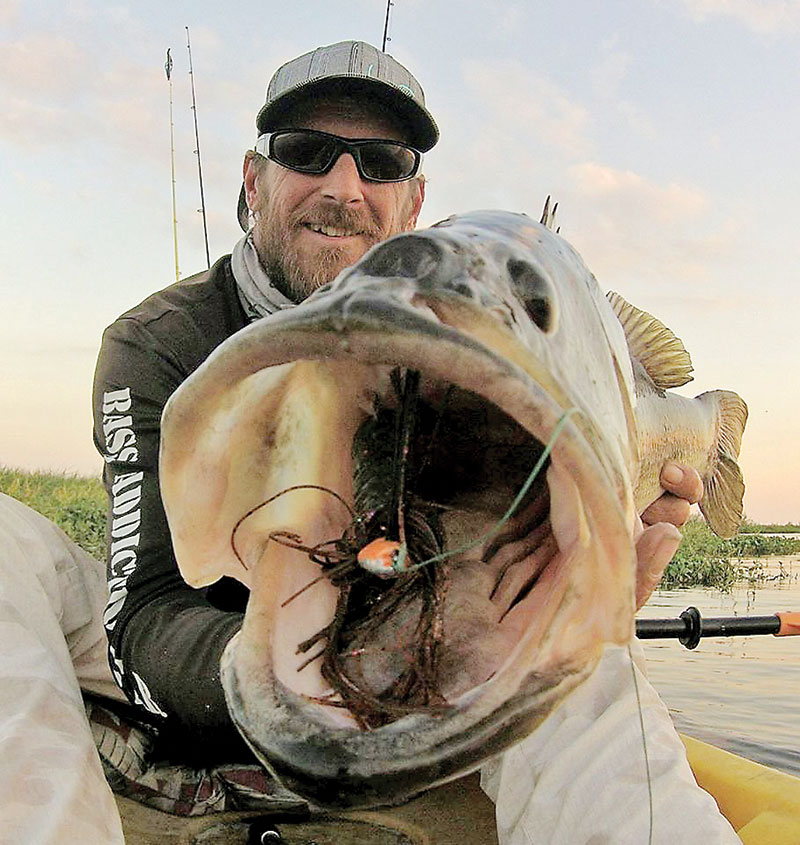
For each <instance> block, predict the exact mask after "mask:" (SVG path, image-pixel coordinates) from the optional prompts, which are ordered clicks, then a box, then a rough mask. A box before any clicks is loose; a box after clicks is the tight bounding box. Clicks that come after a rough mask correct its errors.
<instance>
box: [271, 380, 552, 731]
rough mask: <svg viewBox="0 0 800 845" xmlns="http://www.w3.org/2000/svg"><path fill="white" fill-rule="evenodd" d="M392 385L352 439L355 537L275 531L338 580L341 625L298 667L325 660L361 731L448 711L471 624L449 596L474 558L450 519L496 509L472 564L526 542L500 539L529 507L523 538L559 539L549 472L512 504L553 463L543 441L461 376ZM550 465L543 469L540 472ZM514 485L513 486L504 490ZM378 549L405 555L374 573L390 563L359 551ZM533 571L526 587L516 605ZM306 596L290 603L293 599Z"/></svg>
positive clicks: (333, 700) (473, 542) (337, 695)
mask: <svg viewBox="0 0 800 845" xmlns="http://www.w3.org/2000/svg"><path fill="white" fill-rule="evenodd" d="M391 384H392V390H391V394H390V396H389V397H387V398H384V399H379V398H378V397H376V398H375V407H374V414H373V415H372V416H370V417H368V418H367V419H366V420H365V421H364V422H363V423H362V424H361V426H360V427H359V428H358V431H357V432H356V435H355V437H354V439H353V447H352V451H353V467H354V508H353V519H352V522H351V524H350V526H349V528H348V529H347V531H346V532H345V533H344V535H343V536H342V537H340V538H337V539H335V540H331V541H326V542H324V543H322V544H320V545H317V546H315V547H313V548H312V547H307V546H305V545H303V543H302V539H301V538H299V537H298V536H296V535H292V534H286V533H284V532H273V533H272V534H271V535H270V539H271V540H272V541H274V542H278V543H282V544H284V545H287V546H289V547H291V548H295V549H299V550H301V551H305V552H306V553H307V554H308V555H309V557H310V558H311V560H312V561H314V562H315V563H317V564H319V565H320V567H321V577H324V578H327V579H328V580H329V581H331V583H333V585H334V586H335V587H336V588H337V589H338V599H337V604H336V611H335V614H334V617H333V619H332V620H331V622H330V623H329V624H328V625H326V626H325V627H323V628H321V629H320V630H319V631H318V632H317V633H316V634H314V636H312V637H309V638H307V639H306V640H304V641H303V642H301V643H300V644H299V645H298V647H297V652H298V654H304V655H308V659H307V660H306V661H305V662H304V663H302V664H301V666H300V668H299V669H298V671H304V670H306V669H307V667H309V666H310V665H311V664H312V663H318V668H319V671H320V674H321V675H322V677H323V678H324V679H325V681H326V682H327V683H328V684H329V685H330V688H331V692H330V694H329V695H326V696H322V697H311V700H313V701H315V702H316V703H319V704H324V705H329V706H332V707H338V708H344V709H346V710H347V711H349V713H350V714H351V715H352V716H353V718H354V719H355V721H356V723H357V724H358V725H359V727H361V728H362V729H371V728H377V727H381V726H383V725H386V724H389V723H391V722H393V721H395V720H396V719H398V718H400V717H402V716H405V715H408V714H409V713H414V712H432V713H435V712H437V711H440V712H442V713H443V712H445V711H447V710H448V709H449V708H450V707H451V706H452V705H451V704H450V703H449V700H448V692H449V693H450V695H451V697H452V691H453V690H452V683H451V682H449V681H443V680H442V671H443V667H442V664H443V660H442V657H443V652H444V653H445V654H446V649H447V647H448V640H447V637H448V635H453V634H454V633H455V635H456V636H457V632H453V631H452V627H453V626H454V625H456V626H457V625H459V619H458V616H459V614H457V613H456V614H452V613H451V614H448V613H447V610H448V607H447V602H448V591H449V588H450V586H451V582H452V579H453V578H458V577H459V567H460V566H461V565H463V559H462V560H459V561H456V562H451V560H450V558H451V556H452V555H453V552H452V547H453V545H454V543H453V542H452V541H453V540H454V539H456V538H450V540H451V542H450V543H449V544H448V542H447V541H448V534H449V533H450V532H449V531H448V528H447V527H446V526H447V525H450V526H453V527H454V529H455V531H454V533H456V534H459V533H460V531H459V528H460V527H461V528H463V526H460V523H463V521H464V519H465V518H466V520H468V521H474V518H475V514H476V513H477V512H483V511H486V510H487V507H488V510H489V512H490V513H492V514H493V517H492V519H491V520H490V527H489V530H488V531H487V532H484V533H483V534H482V535H480V536H478V537H473V538H472V539H470V540H468V541H467V542H466V544H462V546H461V547H460V548H459V549H458V551H459V552H461V553H462V555H463V554H466V555H468V556H469V558H470V561H471V564H472V565H473V566H474V565H475V564H480V563H482V560H481V558H482V557H486V556H487V555H488V556H492V555H493V554H494V553H496V552H497V551H498V548H499V547H500V545H501V544H502V542H507V541H509V540H510V541H512V542H513V541H514V540H515V539H518V537H516V535H518V534H519V533H520V531H519V527H518V528H517V529H516V530H515V533H514V532H512V535H509V534H506V535H505V536H501V537H500V538H499V540H494V535H497V534H499V533H500V531H501V530H502V529H503V526H504V523H505V522H506V521H508V519H509V518H510V517H511V516H512V514H513V511H519V510H521V511H524V512H526V513H527V514H528V515H529V518H528V519H527V520H525V521H524V532H523V533H525V534H527V535H529V534H530V530H531V528H532V527H533V528H534V529H536V532H535V533H536V534H537V535H538V536H539V538H540V539H541V540H542V541H543V542H544V544H545V545H546V544H547V539H546V538H547V537H548V534H549V522H548V518H547V517H548V494H547V486H546V484H545V483H544V480H543V477H540V478H539V481H538V483H535V480H534V483H531V484H530V485H529V489H528V490H527V492H526V493H525V495H524V496H522V497H519V496H518V497H517V498H518V499H519V501H517V502H516V503H515V504H514V505H513V508H512V510H511V511H509V509H508V503H509V501H510V499H511V498H512V494H513V493H518V491H519V488H520V487H521V486H522V485H524V484H525V483H526V480H527V481H531V480H532V479H531V478H530V468H531V467H532V466H534V465H535V464H536V462H537V460H540V459H541V458H542V456H543V453H544V446H543V444H541V443H540V442H539V441H537V440H535V438H532V437H531V436H530V434H528V433H527V432H525V431H524V430H523V429H522V428H521V427H520V426H519V425H518V424H517V423H515V422H514V421H513V420H512V419H511V418H510V417H508V416H507V415H505V414H504V413H503V412H502V411H500V410H499V409H498V408H496V407H494V406H492V405H491V403H487V402H486V401H485V400H483V399H481V398H480V397H478V396H477V395H475V394H472V393H470V392H469V391H465V390H461V389H458V388H456V387H454V386H453V385H449V386H447V387H446V388H444V389H443V390H439V391H434V396H433V397H430V398H423V396H422V395H421V393H420V373H419V372H418V371H416V370H409V369H405V368H395V369H394V370H393V371H392V373H391ZM545 460H546V457H545ZM544 466H546V464H545V465H540V466H539V467H538V468H537V471H536V475H537V476H538V475H539V473H540V471H541V469H543V467H544ZM501 477H502V478H503V484H502V485H501V484H499V480H500V478H501ZM502 488H505V489H506V493H505V495H498V489H502ZM284 492H289V491H284ZM328 492H330V493H331V494H333V495H334V496H336V495H337V494H335V493H334V491H328ZM337 498H338V496H337ZM501 508H502V509H504V510H505V513H503V514H500V509H501ZM498 514H499V515H498ZM531 519H532V520H533V522H534V523H535V524H534V525H533V526H532V525H531ZM459 539H462V538H459ZM490 540H491V541H492V542H486V541H490ZM448 545H449V547H450V549H451V551H447V547H448ZM372 547H375V548H380V549H384V550H387V551H386V552H385V553H386V554H389V550H395V560H394V561H392V560H390V559H389V558H387V559H386V560H385V561H381V563H384V564H385V566H384V567H383V571H376V569H375V566H376V565H377V563H378V562H379V561H374V562H372V565H371V566H370V565H367V566H365V565H364V561H363V560H360V558H363V556H364V552H368V550H369V549H370V548H372ZM397 549H402V561H401V565H400V566H396V565H395V566H394V567H393V566H392V563H393V562H394V563H395V564H396V562H397V561H396V558H397V554H396V550H397ZM504 575H505V572H504V571H501V572H499V573H497V575H496V577H495V580H494V582H490V583H489V584H488V586H489V589H490V592H491V593H492V594H493V593H494V592H495V591H496V590H497V588H498V586H499V584H500V582H501V581H502V579H503V576H504ZM317 580H318V579H314V581H312V582H310V583H309V584H307V585H306V587H304V588H303V589H302V590H301V591H299V592H303V591H304V590H305V589H307V588H309V587H311V586H313V584H314V583H316V581H317ZM533 580H534V579H531V580H530V581H528V582H523V583H522V584H521V586H520V590H519V595H518V596H517V598H516V601H519V600H521V599H522V598H524V596H525V594H527V592H528V591H529V590H530V589H531V587H532V586H533ZM485 586H486V582H485V580H484V587H485ZM299 592H298V593H296V594H295V595H293V596H291V597H290V598H289V599H287V600H286V601H285V602H284V604H283V606H284V607H286V606H290V605H291V602H292V600H293V599H294V598H296V597H297V595H299ZM489 598H491V595H490V596H489ZM516 601H514V602H512V606H513V604H515V603H516ZM508 609H509V610H510V609H511V608H510V607H509V608H508ZM463 657H467V655H463ZM448 662H450V663H452V662H453V661H452V658H451V659H450V661H448V660H447V657H445V660H444V663H445V670H444V671H445V672H447V668H446V665H447V663H448ZM486 679H487V678H482V679H481V680H486Z"/></svg>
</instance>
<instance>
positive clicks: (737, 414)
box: [697, 390, 747, 537]
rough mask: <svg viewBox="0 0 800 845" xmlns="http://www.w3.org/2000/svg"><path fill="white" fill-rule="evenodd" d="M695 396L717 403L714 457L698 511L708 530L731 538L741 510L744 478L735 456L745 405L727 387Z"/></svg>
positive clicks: (739, 520) (740, 517)
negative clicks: (706, 523) (704, 519)
mask: <svg viewBox="0 0 800 845" xmlns="http://www.w3.org/2000/svg"><path fill="white" fill-rule="evenodd" d="M697 398H698V399H700V400H702V401H704V402H713V403H714V405H716V406H717V413H718V430H717V439H716V456H715V460H713V461H712V471H711V473H710V474H709V475H708V476H707V477H706V478H704V479H703V488H704V489H703V498H702V499H701V501H700V503H699V504H700V511H701V512H702V514H703V516H704V517H705V518H706V521H707V522H708V525H709V527H710V528H711V530H712V531H713V532H714V533H715V534H717V535H718V536H720V537H732V536H733V535H734V534H735V533H736V531H737V530H738V528H739V523H740V522H741V521H742V515H743V513H744V478H743V477H742V470H741V469H740V468H739V464H738V463H737V462H736V459H737V458H738V457H739V450H740V448H741V445H742V433H743V432H744V427H745V424H746V422H747V405H746V404H745V403H744V400H743V399H742V398H741V397H740V396H738V395H737V394H736V393H733V392H732V391H730V390H711V391H709V392H708V393H701V394H700V396H698V397H697Z"/></svg>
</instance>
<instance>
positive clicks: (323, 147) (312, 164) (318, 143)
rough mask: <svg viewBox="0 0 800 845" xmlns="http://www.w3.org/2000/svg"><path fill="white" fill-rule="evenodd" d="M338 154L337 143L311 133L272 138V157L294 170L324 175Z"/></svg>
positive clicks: (287, 133) (279, 135) (297, 133)
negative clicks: (336, 153)
mask: <svg viewBox="0 0 800 845" xmlns="http://www.w3.org/2000/svg"><path fill="white" fill-rule="evenodd" d="M335 152H336V142H335V141H334V140H333V139H332V138H326V137H325V136H324V135H312V134H311V133H309V132H281V133H280V134H276V135H275V136H273V138H272V150H271V153H272V155H271V157H272V158H273V159H274V160H275V161H277V162H278V164H282V165H283V166H284V167H289V168H291V169H292V170H300V171H302V172H303V173H324V172H325V170H326V169H327V168H328V167H329V166H330V164H331V160H332V159H333V156H334V154H335Z"/></svg>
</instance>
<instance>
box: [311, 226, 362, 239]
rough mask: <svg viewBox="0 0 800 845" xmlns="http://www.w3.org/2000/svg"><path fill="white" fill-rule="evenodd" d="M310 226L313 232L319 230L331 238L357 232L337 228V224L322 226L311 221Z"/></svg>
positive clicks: (344, 236) (347, 235) (343, 236)
mask: <svg viewBox="0 0 800 845" xmlns="http://www.w3.org/2000/svg"><path fill="white" fill-rule="evenodd" d="M308 228H309V229H311V231H312V232H319V233H320V234H322V235H327V236H328V237H329V238H346V237H349V236H351V235H355V234H356V233H355V232H351V231H349V230H348V229H337V228H336V227H335V226H320V225H318V224H316V223H309V224H308Z"/></svg>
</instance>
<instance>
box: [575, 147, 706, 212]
mask: <svg viewBox="0 0 800 845" xmlns="http://www.w3.org/2000/svg"><path fill="white" fill-rule="evenodd" d="M568 174H569V176H570V178H571V179H572V181H573V183H574V185H575V187H576V189H577V191H578V193H579V194H581V195H582V196H583V197H584V198H585V199H586V200H587V201H588V202H594V203H597V202H601V203H602V204H603V205H604V206H605V207H606V208H607V209H608V210H609V211H611V210H612V209H614V210H616V213H617V214H618V215H619V216H621V217H629V216H631V215H637V216H638V215H639V214H646V215H647V216H648V217H650V218H651V219H653V220H655V221H656V222H657V223H659V224H660V225H671V224H674V223H677V222H681V221H690V220H692V219H694V218H697V217H699V216H700V215H701V214H702V213H703V212H704V211H705V210H706V207H707V202H706V198H705V196H704V195H703V193H702V192H701V191H699V190H697V189H696V188H689V187H685V186H682V185H678V184H676V183H674V182H672V183H670V184H668V185H657V184H656V183H655V182H652V181H649V180H648V179H645V178H644V177H643V176H640V175H639V174H638V173H634V172H633V171H631V170H617V169H615V168H612V167H606V166H604V165H601V164H597V163H596V162H591V161H589V162H584V163H582V164H576V165H573V166H572V167H570V168H569V170H568Z"/></svg>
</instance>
